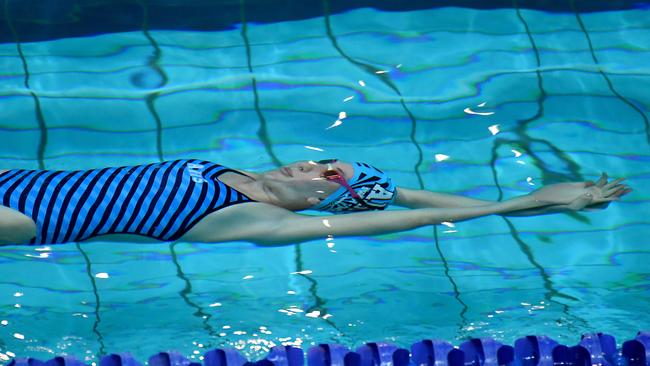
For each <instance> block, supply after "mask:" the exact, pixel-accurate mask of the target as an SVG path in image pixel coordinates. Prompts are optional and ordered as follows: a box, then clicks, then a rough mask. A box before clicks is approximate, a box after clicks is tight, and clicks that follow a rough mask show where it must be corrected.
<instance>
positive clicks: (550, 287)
mask: <svg viewBox="0 0 650 366" xmlns="http://www.w3.org/2000/svg"><path fill="white" fill-rule="evenodd" d="M513 3H514V8H515V11H516V14H517V17H518V19H519V20H520V21H521V23H522V25H523V26H524V28H525V30H526V34H527V36H528V40H529V41H530V45H531V48H532V50H533V53H534V55H535V60H536V66H537V67H536V70H535V73H536V75H537V87H538V89H539V97H538V98H537V112H536V113H535V115H534V116H532V117H530V118H527V119H525V120H523V121H521V123H520V124H518V126H519V127H518V130H517V135H518V136H519V137H520V138H521V140H518V141H512V140H506V139H496V140H495V143H494V145H493V147H492V159H491V161H490V167H491V170H492V176H493V179H494V182H495V185H496V187H497V189H498V191H499V195H498V198H497V200H498V201H501V200H502V199H503V190H502V189H501V185H500V184H499V180H498V175H497V171H496V161H497V159H498V148H499V147H500V146H503V145H506V144H521V145H524V146H525V147H524V148H525V149H526V150H527V153H528V154H530V155H531V156H532V157H533V159H534V161H536V162H537V164H536V165H537V167H538V168H540V170H541V171H542V172H545V171H546V169H544V168H546V164H545V163H544V162H543V161H542V160H541V159H539V157H537V155H536V154H535V153H534V152H533V149H532V148H531V146H530V142H531V141H534V142H537V143H542V144H546V145H547V146H549V147H550V148H551V150H552V151H554V152H555V153H556V155H557V156H559V157H564V158H565V159H564V161H565V162H567V166H568V167H569V169H570V170H571V171H572V173H573V175H576V176H579V175H580V173H579V171H578V170H579V167H578V166H577V164H575V163H573V161H571V160H570V158H569V157H568V156H566V154H565V153H564V152H562V151H561V150H559V149H557V148H556V147H555V146H552V145H551V144H550V143H546V141H543V140H539V139H531V138H530V137H529V136H528V135H527V131H526V129H527V127H528V125H529V124H530V123H531V122H532V121H535V120H537V119H539V118H542V117H543V116H544V103H545V101H546V98H547V95H548V94H547V93H546V90H545V89H544V81H543V78H542V74H541V58H540V56H539V50H538V48H537V44H536V43H535V39H534V38H533V35H532V33H531V32H530V28H529V26H528V23H527V22H526V19H524V17H523V15H522V14H521V11H520V9H519V3H518V0H513ZM503 220H504V221H505V222H506V224H507V225H508V228H509V229H510V235H511V236H512V238H513V240H514V241H515V242H516V243H517V245H518V246H519V250H520V251H521V252H522V253H523V254H524V256H525V257H526V259H527V260H528V262H529V263H530V265H531V266H533V267H534V268H536V269H537V271H538V273H539V275H540V277H541V279H542V284H543V287H544V289H545V290H546V292H545V293H544V299H545V300H547V301H548V302H550V303H554V304H557V305H560V306H561V307H562V312H563V313H564V314H565V315H566V316H567V317H571V318H574V319H577V320H578V321H580V322H581V323H582V324H583V325H586V324H587V323H586V322H585V321H584V320H583V319H581V318H579V317H578V316H575V315H572V314H571V313H570V312H569V310H570V308H569V306H568V305H566V304H563V303H561V302H559V301H557V300H556V298H558V297H559V298H566V299H571V300H577V299H575V298H573V297H571V296H568V295H565V294H563V293H561V292H560V291H558V290H557V289H555V287H554V283H553V280H552V279H551V276H549V275H548V273H547V271H546V269H545V268H544V267H543V266H542V265H541V264H540V263H539V262H538V261H537V259H536V258H535V255H534V253H533V250H532V248H531V246H530V245H529V244H528V243H526V242H525V241H524V240H523V239H521V237H520V235H519V232H518V231H517V228H516V227H515V226H514V225H513V224H512V222H511V221H510V220H509V219H507V218H506V217H503ZM569 327H572V325H571V324H569Z"/></svg>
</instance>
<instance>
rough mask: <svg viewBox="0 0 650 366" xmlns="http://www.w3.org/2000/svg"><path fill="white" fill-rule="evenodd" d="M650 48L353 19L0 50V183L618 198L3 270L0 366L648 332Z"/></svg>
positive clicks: (483, 20)
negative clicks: (22, 174)
mask: <svg viewBox="0 0 650 366" xmlns="http://www.w3.org/2000/svg"><path fill="white" fill-rule="evenodd" d="M16 29H18V28H16ZM649 29H650V17H649V16H648V11H647V10H645V9H636V10H620V11H607V12H593V13H579V12H578V13H570V12H559V13H547V12H543V11H539V10H526V9H516V8H515V9H494V10H474V9H464V8H450V7H446V8H439V9H428V10H413V11H403V12H383V11H379V10H374V9H370V8H359V9H352V10H349V11H347V12H341V13H338V14H331V15H328V16H321V17H315V18H308V19H302V20H294V21H289V20H286V21H279V22H271V23H264V24H262V23H243V24H242V23H240V24H237V25H235V26H234V27H233V28H232V29H224V30H217V31H204V32H199V31H181V30H173V31H172V30H166V31H165V30H145V31H132V32H123V33H111V34H99V35H95V36H91V35H83V36H79V37H69V38H61V39H55V40H38V41H34V42H19V43H16V42H13V43H10V42H9V43H3V44H0V136H1V143H0V169H9V168H15V167H20V168H39V167H42V168H48V169H83V168H94V167H100V166H107V165H132V164H140V163H145V162H152V161H159V160H166V159H176V158H200V159H208V160H213V161H215V162H219V163H221V164H225V165H229V166H232V167H236V168H240V169H250V170H254V171H263V170H265V169H271V168H273V167H275V166H277V165H278V164H285V163H289V162H292V161H295V160H304V159H321V158H329V157H338V158H340V159H342V160H348V161H354V160H358V161H367V162H369V163H371V164H374V165H377V166H379V167H381V168H383V169H385V170H386V171H387V172H388V173H389V174H391V175H392V176H393V177H394V179H395V181H396V183H397V184H398V185H400V186H406V187H411V188H424V189H430V190H435V191H442V192H449V193H456V194H463V195H469V196H472V197H477V198H482V199H490V200H499V199H506V198H509V197H513V196H515V195H519V194H525V193H527V192H529V191H531V190H533V189H535V188H538V187H540V186H541V185H543V184H544V183H552V182H557V181H567V180H585V179H596V178H597V177H598V175H599V174H600V172H601V171H607V172H608V173H609V174H610V175H611V176H614V177H620V176H624V177H627V178H628V180H629V184H631V185H632V186H633V187H634V188H635V191H634V192H633V193H632V194H630V195H629V196H627V197H626V198H625V199H624V200H623V201H622V202H617V203H614V204H612V205H611V206H610V207H609V208H608V209H607V210H605V211H599V212H588V213H583V212H580V213H576V214H571V215H565V214H562V215H553V216H543V217H533V218H503V217H499V216H492V217H486V218H481V219H476V220H472V221H468V222H463V223H458V224H456V225H455V227H447V226H444V225H440V226H437V227H433V228H432V227H428V228H422V229H418V230H411V231H407V232H403V233H397V234H390V235H382V236H376V237H360V238H335V240H333V241H327V240H326V238H323V239H322V240H315V241H311V242H307V243H296V244H294V245H288V246H283V247H276V248H266V247H256V246H254V245H252V244H248V243H223V244H213V245H208V244H193V243H160V244H147V245H143V244H129V243H105V242H101V241H99V242H93V243H81V244H77V243H72V244H66V245H56V246H44V247H19V246H8V247H2V248H0V264H1V266H0V320H2V321H3V322H2V325H0V361H3V362H4V361H6V360H8V359H10V358H11V357H13V355H18V356H36V357H40V358H49V357H51V356H52V355H53V354H73V355H76V356H78V357H80V358H82V359H85V360H86V361H88V362H95V361H97V360H98V356H99V355H100V354H103V353H106V352H116V351H123V350H131V351H132V352H133V353H134V354H135V356H136V357H137V358H139V359H141V360H144V359H146V358H147V357H148V356H149V355H151V354H153V353H155V352H158V351H160V350H165V349H176V350H179V351H181V352H182V353H183V354H185V355H186V356H188V357H192V358H194V359H198V358H199V356H200V354H202V352H203V351H202V350H204V349H206V348H208V347H217V346H234V347H237V348H238V349H240V350H241V351H242V352H244V353H245V354H246V355H249V356H251V357H253V356H255V357H257V356H260V355H262V354H264V353H265V352H266V351H267V350H268V348H269V347H271V346H273V345H278V344H293V345H300V346H302V347H305V348H306V347H309V346H310V345H312V344H315V343H320V342H338V343H342V344H345V345H348V346H357V345H360V344H361V343H362V342H365V341H378V340H386V341H393V342H396V343H398V344H400V345H402V346H408V345H409V344H410V343H412V342H414V341H417V340H420V339H423V338H445V339H448V340H452V341H459V340H462V339H465V338H467V337H475V336H491V337H495V338H497V339H499V340H502V341H504V342H512V341H513V340H514V339H516V338H518V337H521V336H524V335H527V334H532V333H535V334H546V335H549V336H552V337H554V338H555V339H556V340H558V341H560V342H563V343H568V344H574V343H575V342H577V341H578V338H579V334H580V333H581V332H588V331H606V332H609V333H611V334H613V335H615V336H616V337H617V338H618V339H619V342H620V341H622V340H624V339H627V338H631V337H632V336H633V335H634V333H635V332H636V331H637V330H640V329H649V328H650V316H649V315H648V311H647V309H648V308H649V306H650V295H649V294H648V287H649V286H650V266H648V263H649V262H650V250H649V249H648V244H650V243H649V242H648V237H649V235H648V234H649V233H650V226H649V224H650V222H648V219H647V211H648V208H649V207H648V194H647V193H646V192H647V191H648V187H649V185H650V184H649V177H650V175H649V173H650V169H649V168H648V167H649V166H650V165H649V164H648V160H649V156H650V124H649V123H648V118H649V117H648V110H649V108H650V94H649V92H648V90H650V89H649V88H648V87H649V86H650V74H649V73H650V63H649V62H648V61H647V60H648V59H649V58H648V54H649V52H650V31H649ZM483 103H485V104H483ZM466 108H469V112H478V113H482V114H470V113H468V112H465V110H466ZM341 112H345V115H344V116H343V115H341ZM342 117H345V118H342ZM337 120H340V121H341V122H342V123H340V124H336V123H335V122H336V121H337ZM331 126H333V127H331ZM330 127H331V128H330ZM313 148H316V149H313ZM321 150H322V151H321Z"/></svg>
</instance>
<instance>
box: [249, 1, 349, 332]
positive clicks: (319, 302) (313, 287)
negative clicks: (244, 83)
mask: <svg viewBox="0 0 650 366" xmlns="http://www.w3.org/2000/svg"><path fill="white" fill-rule="evenodd" d="M240 5H241V6H240V11H241V24H242V29H241V36H242V38H243V40H244V45H245V46H246V65H247V67H248V72H249V73H250V74H251V81H252V89H253V97H254V104H255V112H256V113H257V117H258V119H259V122H260V128H259V130H258V132H257V136H258V137H259V139H260V141H262V144H263V145H264V149H265V150H266V152H267V154H268V155H269V157H270V158H271V161H273V164H274V165H275V166H282V165H283V164H282V162H281V161H280V159H278V157H277V156H276V155H275V152H274V151H273V143H272V142H271V139H270V138H269V133H268V129H267V123H266V118H264V114H263V113H262V109H261V108H260V97H259V94H258V90H257V79H256V78H255V74H254V72H253V62H252V52H251V47H250V41H249V39H248V32H247V31H248V23H247V21H246V0H240ZM301 253H302V247H301V243H296V244H295V258H294V262H295V268H296V270H295V272H299V273H300V272H302V271H303V268H304V267H303V263H302V254H301ZM300 276H301V277H302V278H304V279H305V280H307V281H308V282H309V283H310V286H309V293H310V294H311V296H312V297H313V298H314V304H313V305H311V306H309V307H308V311H312V310H313V309H320V310H322V311H323V312H327V308H326V307H325V305H326V304H327V301H326V300H324V299H323V298H322V297H320V296H319V295H318V282H317V281H316V280H315V279H314V278H312V277H309V276H306V275H302V274H301V275H300ZM323 320H324V321H325V322H326V323H327V324H329V325H330V326H331V327H332V328H334V329H336V330H337V331H339V332H340V333H342V331H341V330H340V329H339V327H338V326H337V325H336V323H334V322H333V321H332V320H329V319H323Z"/></svg>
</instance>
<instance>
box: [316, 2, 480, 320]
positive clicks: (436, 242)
mask: <svg viewBox="0 0 650 366" xmlns="http://www.w3.org/2000/svg"><path fill="white" fill-rule="evenodd" d="M323 8H324V20H325V30H326V33H327V37H328V38H329V40H330V42H331V43H332V46H333V47H334V48H335V49H336V50H337V52H338V53H339V54H340V55H341V57H343V58H345V59H346V60H347V61H348V62H350V63H351V64H353V65H355V66H357V67H359V68H360V69H361V70H363V71H365V72H367V73H369V74H371V75H373V77H376V78H378V79H379V80H380V81H382V82H383V83H384V84H385V85H386V86H388V87H389V88H390V89H392V90H393V91H394V92H395V93H396V94H397V95H398V96H399V98H400V105H401V106H402V109H403V110H404V112H406V114H407V115H408V117H409V119H410V121H411V132H410V134H409V138H410V139H411V143H412V144H413V146H415V148H416V149H417V151H418V158H417V161H416V163H415V166H414V167H413V169H414V171H415V175H416V176H417V179H418V185H419V187H420V189H424V188H425V185H424V180H423V179H422V175H421V174H420V165H422V162H423V152H422V148H421V146H420V144H419V143H418V142H417V140H416V138H415V136H416V128H417V120H416V118H415V116H414V115H413V113H411V111H410V110H409V109H408V107H407V106H406V102H405V101H404V97H403V95H402V93H401V92H400V90H399V88H398V87H397V86H396V85H395V84H394V83H393V81H392V80H391V79H390V78H389V77H388V75H387V74H385V73H379V74H378V73H377V71H380V70H379V69H378V68H376V67H374V66H372V65H368V64H365V63H363V62H360V61H357V60H355V59H354V58H352V57H350V56H349V55H348V54H347V53H345V51H343V49H342V48H341V46H340V45H339V44H338V41H337V40H336V37H335V36H334V32H333V31H332V25H331V23H330V4H329V0H323ZM433 239H434V245H435V247H436V251H437V252H438V255H439V256H440V259H441V260H442V263H443V266H444V267H445V276H446V277H447V279H448V280H449V282H450V283H451V284H452V287H453V289H454V298H455V299H456V301H458V303H459V304H460V305H461V307H462V310H461V312H460V314H459V317H460V318H461V324H460V331H461V332H462V331H463V329H464V328H465V325H466V324H467V323H468V322H469V320H468V319H467V317H466V316H465V314H466V313H467V311H468V310H469V308H468V306H467V304H466V303H465V302H464V301H463V300H462V299H461V294H460V291H459V289H458V286H457V285H456V281H455V280H454V279H453V277H452V276H451V273H450V270H449V264H448V262H447V259H446V258H445V256H444V254H443V252H442V248H441V246H440V240H439V238H438V226H437V225H434V226H433Z"/></svg>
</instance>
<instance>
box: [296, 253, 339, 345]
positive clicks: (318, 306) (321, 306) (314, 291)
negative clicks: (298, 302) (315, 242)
mask: <svg viewBox="0 0 650 366" xmlns="http://www.w3.org/2000/svg"><path fill="white" fill-rule="evenodd" d="M294 248H295V262H296V272H298V275H299V276H300V277H302V278H304V279H305V280H306V281H307V282H309V284H310V285H309V293H310V294H311V296H312V297H313V298H314V304H312V305H311V306H309V307H308V308H307V309H305V312H307V313H309V312H312V311H314V310H318V311H320V313H321V314H323V313H327V307H326V305H327V301H326V300H324V299H323V298H322V297H320V296H319V295H318V282H317V281H316V280H315V279H313V278H312V277H310V276H308V275H305V274H302V273H300V272H302V271H304V270H305V267H304V265H303V263H302V248H301V246H300V245H295V246H294ZM323 320H324V321H325V323H327V324H329V325H330V326H331V327H332V328H334V329H336V330H337V331H338V332H339V334H340V335H342V336H343V335H345V333H344V332H343V331H342V330H341V329H340V328H339V327H338V326H337V325H336V323H334V322H333V321H331V320H330V319H329V318H328V319H323Z"/></svg>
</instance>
